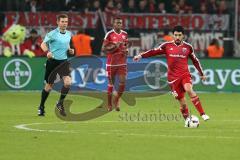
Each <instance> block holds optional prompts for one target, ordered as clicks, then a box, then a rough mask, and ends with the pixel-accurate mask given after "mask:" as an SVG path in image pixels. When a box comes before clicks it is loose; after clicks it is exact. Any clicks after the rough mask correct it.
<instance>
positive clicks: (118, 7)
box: [116, 2, 123, 12]
mask: <svg viewBox="0 0 240 160" xmlns="http://www.w3.org/2000/svg"><path fill="white" fill-rule="evenodd" d="M116 7H117V10H118V11H119V12H123V8H122V3H120V2H118V3H117V5H116Z"/></svg>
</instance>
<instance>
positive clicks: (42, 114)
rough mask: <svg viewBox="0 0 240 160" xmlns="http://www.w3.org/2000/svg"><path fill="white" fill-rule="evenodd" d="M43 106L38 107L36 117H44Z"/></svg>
mask: <svg viewBox="0 0 240 160" xmlns="http://www.w3.org/2000/svg"><path fill="white" fill-rule="evenodd" d="M44 108H45V107H44V106H39V107H38V116H45V111H44Z"/></svg>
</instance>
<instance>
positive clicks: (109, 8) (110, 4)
mask: <svg viewBox="0 0 240 160" xmlns="http://www.w3.org/2000/svg"><path fill="white" fill-rule="evenodd" d="M104 11H105V12H106V13H110V14H118V13H119V10H117V8H116V7H115V6H114V3H113V0H108V2H107V5H106V7H105V8H104Z"/></svg>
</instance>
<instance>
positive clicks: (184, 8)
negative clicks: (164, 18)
mask: <svg viewBox="0 0 240 160" xmlns="http://www.w3.org/2000/svg"><path fill="white" fill-rule="evenodd" d="M178 5H179V9H180V12H182V13H187V11H188V6H187V5H186V3H185V0H179V2H178Z"/></svg>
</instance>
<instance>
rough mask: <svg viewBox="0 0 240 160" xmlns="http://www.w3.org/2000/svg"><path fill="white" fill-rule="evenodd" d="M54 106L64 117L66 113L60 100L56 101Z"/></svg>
mask: <svg viewBox="0 0 240 160" xmlns="http://www.w3.org/2000/svg"><path fill="white" fill-rule="evenodd" d="M56 108H57V110H58V111H59V113H60V114H61V115H62V116H64V117H65V116H66V115H67V114H66V112H65V109H64V106H63V103H62V102H57V104H56Z"/></svg>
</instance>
